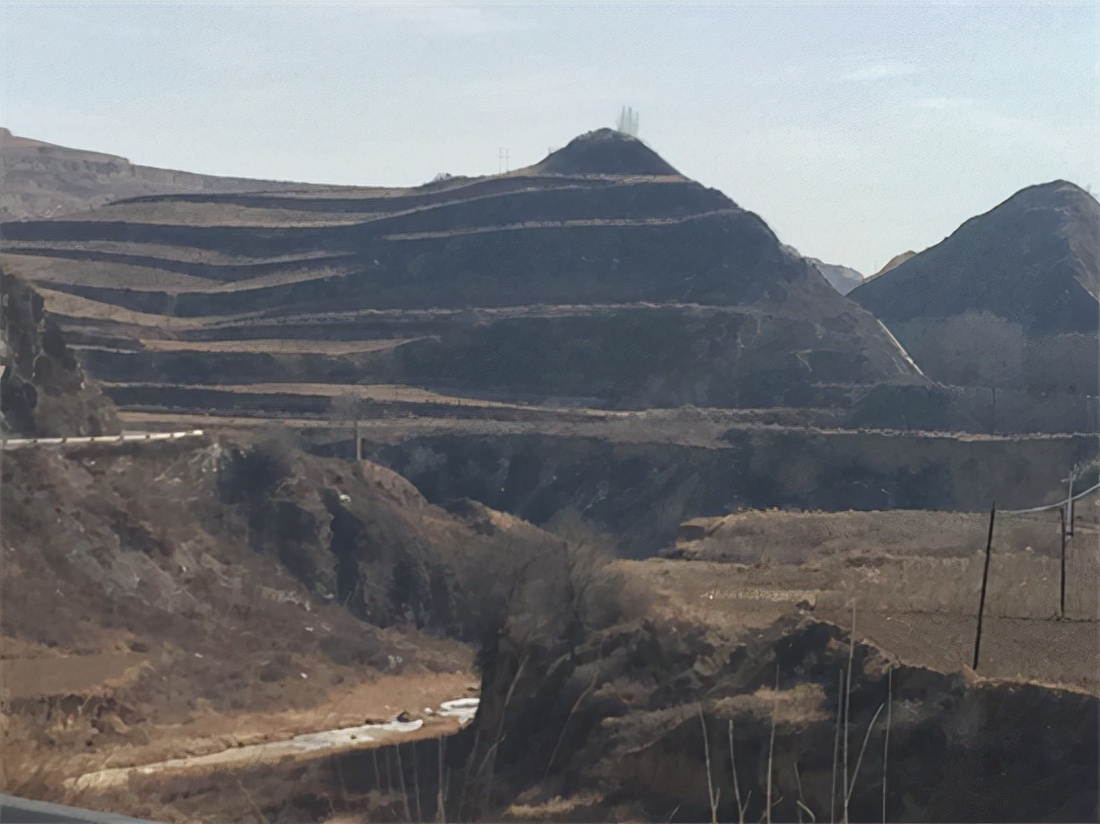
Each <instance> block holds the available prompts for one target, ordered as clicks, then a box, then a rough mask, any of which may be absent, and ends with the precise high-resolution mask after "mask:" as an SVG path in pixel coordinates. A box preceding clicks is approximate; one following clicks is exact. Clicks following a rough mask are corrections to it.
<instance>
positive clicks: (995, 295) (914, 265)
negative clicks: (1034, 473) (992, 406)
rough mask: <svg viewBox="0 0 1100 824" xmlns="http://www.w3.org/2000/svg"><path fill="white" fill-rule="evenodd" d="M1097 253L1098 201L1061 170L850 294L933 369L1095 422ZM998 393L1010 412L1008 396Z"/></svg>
mask: <svg viewBox="0 0 1100 824" xmlns="http://www.w3.org/2000/svg"><path fill="white" fill-rule="evenodd" d="M1098 258H1100V204H1098V203H1097V202H1096V200H1095V199H1094V198H1093V197H1092V196H1091V195H1089V194H1088V193H1087V192H1085V191H1084V190H1082V189H1080V188H1079V187H1077V186H1075V185H1073V184H1072V183H1067V182H1066V181H1064V180H1056V181H1054V182H1052V183H1045V184H1042V185H1038V186H1031V187H1028V188H1026V189H1023V190H1022V191H1020V192H1017V193H1016V194H1015V195H1013V196H1012V197H1010V198H1009V199H1008V200H1006V201H1005V202H1004V203H1002V204H1000V205H999V206H997V207H996V208H994V209H992V210H991V211H989V212H986V213H985V214H983V215H979V216H977V217H974V218H971V219H970V220H968V221H966V222H965V223H964V224H963V225H962V226H960V227H959V228H958V229H957V230H956V231H955V232H953V233H952V234H951V236H950V237H948V238H947V239H946V240H944V241H943V242H941V243H939V244H937V245H935V246H933V247H931V248H930V249H926V250H925V251H923V252H921V253H920V254H918V255H915V256H913V257H911V258H909V259H908V260H905V261H904V262H902V263H900V264H898V265H897V266H896V267H894V268H892V269H889V270H888V271H885V272H884V273H882V274H880V275H878V276H876V277H874V278H872V279H870V280H868V281H867V282H866V283H864V284H863V285H862V286H860V287H858V288H857V289H855V290H853V291H852V292H851V294H850V297H851V298H852V299H853V300H854V301H856V302H857V303H859V304H860V305H862V306H863V307H864V308H866V309H869V310H870V311H871V312H873V313H874V314H875V315H876V316H877V317H878V318H879V319H880V320H882V321H883V322H884V323H885V324H886V325H887V326H888V327H889V328H890V331H891V332H893V333H894V335H895V336H896V337H897V338H898V340H899V341H900V342H901V344H902V345H903V346H904V347H905V348H906V350H907V351H908V352H909V353H910V354H911V355H912V356H913V358H914V360H916V362H917V363H918V364H919V365H920V367H921V368H922V369H923V370H924V371H925V373H926V374H927V375H928V376H929V377H932V378H935V379H937V380H939V381H941V382H945V383H951V384H960V385H966V386H975V387H978V386H980V387H988V388H997V389H1008V390H1015V391H1019V392H1023V393H1024V395H1022V396H1020V398H1018V399H1017V400H1016V401H1014V402H1016V403H1018V404H1019V405H1021V408H1023V407H1024V406H1027V405H1029V404H1034V403H1035V400H1034V398H1032V400H1028V399H1027V397H1026V396H1028V395H1030V396H1042V397H1044V398H1046V400H1045V401H1044V403H1051V402H1052V401H1051V398H1055V399H1057V398H1061V400H1060V401H1058V403H1060V404H1061V405H1062V406H1064V407H1065V408H1064V416H1065V417H1066V420H1067V421H1069V420H1073V421H1076V423H1075V424H1073V426H1075V427H1078V428H1080V426H1081V425H1082V423H1081V422H1082V421H1086V420H1091V421H1092V425H1091V428H1095V426H1094V425H1095V420H1096V418H1095V416H1096V409H1095V406H1089V404H1090V403H1093V400H1090V399H1094V398H1095V396H1096V395H1097V367H1098V364H1097V345H1096V336H1097V331H1098V319H1100V303H1098V296H1100V261H1098ZM1001 400H1002V411H1005V406H1004V402H1007V401H1010V400H1011V397H1010V396H1008V395H1005V396H1003V397H1002V398H1001ZM991 411H992V410H991ZM1050 414H1055V413H1050ZM1047 416H1048V417H1049V414H1048V415H1047ZM1067 425H1068V424H1067Z"/></svg>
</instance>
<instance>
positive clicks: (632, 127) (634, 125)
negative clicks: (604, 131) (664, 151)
mask: <svg viewBox="0 0 1100 824" xmlns="http://www.w3.org/2000/svg"><path fill="white" fill-rule="evenodd" d="M638 120H639V113H638V112H636V111H634V109H633V108H631V107H630V106H623V108H622V110H621V111H620V112H619V122H618V125H617V126H616V127H615V128H617V129H618V130H619V131H620V132H622V133H623V134H628V135H630V136H631V137H637V136H638Z"/></svg>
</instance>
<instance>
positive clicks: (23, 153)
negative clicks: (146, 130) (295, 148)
mask: <svg viewBox="0 0 1100 824" xmlns="http://www.w3.org/2000/svg"><path fill="white" fill-rule="evenodd" d="M302 188H313V187H310V186H309V185H308V184H301V183H285V182H276V181H270V180H250V179H248V178H237V177H218V176H215V175H201V174H194V173H191V172H179V171H175V170H172V169H157V168H155V167H152V166H140V165H138V164H136V163H131V162H130V161H129V160H127V159H126V158H124V157H119V156H117V155H111V154H104V153H103V152H89V151H85V150H83V149H72V148H69V147H67V146H57V145H55V144H53V143H45V142H43V141H41V140H33V139H31V138H27V137H21V136H19V135H14V134H12V133H11V132H10V131H9V130H8V129H4V128H0V220H26V219H33V218H41V217H53V216H56V215H67V214H73V213H76V212H83V211H86V210H88V209H93V208H95V207H97V206H102V205H103V204H105V203H109V202H111V201H112V200H117V199H119V198H124V197H134V196H137V195H146V194H154V193H163V194H168V193H174V192H205V191H211V192H243V191H255V190H258V189H263V190H285V189H302Z"/></svg>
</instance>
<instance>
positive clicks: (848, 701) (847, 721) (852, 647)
mask: <svg viewBox="0 0 1100 824" xmlns="http://www.w3.org/2000/svg"><path fill="white" fill-rule="evenodd" d="M855 654H856V602H855V599H854V598H853V599H852V631H851V633H850V634H849V636H848V677H847V681H846V682H845V687H844V789H845V792H844V816H843V818H842V819H841V820H842V821H843V824H848V796H849V793H848V792H847V787H848V734H849V732H850V730H851V726H852V725H851V709H852V662H853V661H854V660H855Z"/></svg>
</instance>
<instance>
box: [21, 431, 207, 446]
mask: <svg viewBox="0 0 1100 824" xmlns="http://www.w3.org/2000/svg"><path fill="white" fill-rule="evenodd" d="M203 434H204V433H203V430H201V429H188V430H186V431H184V432H123V433H122V434H121V435H97V436H94V437H88V436H80V437H74V438H0V449H4V450H8V449H22V448H24V447H28V446H79V445H81V444H90V443H116V444H117V443H135V442H145V441H178V440H180V439H182V438H201V437H202V436H203Z"/></svg>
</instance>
